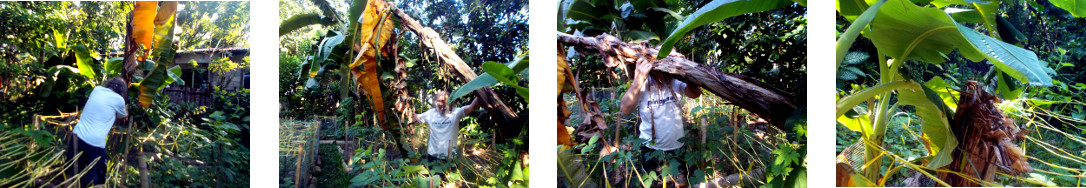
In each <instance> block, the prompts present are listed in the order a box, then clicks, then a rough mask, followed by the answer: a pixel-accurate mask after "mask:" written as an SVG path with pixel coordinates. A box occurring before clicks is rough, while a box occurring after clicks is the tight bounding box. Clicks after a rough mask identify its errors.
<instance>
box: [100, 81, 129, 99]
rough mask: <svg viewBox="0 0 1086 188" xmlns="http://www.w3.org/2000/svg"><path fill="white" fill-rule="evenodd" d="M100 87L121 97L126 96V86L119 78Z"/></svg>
mask: <svg viewBox="0 0 1086 188" xmlns="http://www.w3.org/2000/svg"><path fill="white" fill-rule="evenodd" d="M102 87H105V88H109V90H113V92H114V93H117V94H118V95H121V96H124V95H125V94H128V85H127V84H125V83H124V80H123V79H121V78H120V77H114V78H111V79H109V80H106V83H104V84H102Z"/></svg>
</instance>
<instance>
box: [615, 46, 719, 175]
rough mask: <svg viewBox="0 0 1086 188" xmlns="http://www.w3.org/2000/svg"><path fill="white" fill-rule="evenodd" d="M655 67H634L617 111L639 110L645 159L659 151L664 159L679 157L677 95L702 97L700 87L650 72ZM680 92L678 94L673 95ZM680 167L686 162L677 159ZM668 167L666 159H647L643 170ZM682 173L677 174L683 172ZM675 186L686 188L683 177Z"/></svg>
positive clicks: (680, 127)
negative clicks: (677, 150)
mask: <svg viewBox="0 0 1086 188" xmlns="http://www.w3.org/2000/svg"><path fill="white" fill-rule="evenodd" d="M653 66H654V64H652V63H651V62H641V63H638V64H637V69H636V70H635V71H636V72H634V77H633V80H632V81H631V83H630V87H629V89H627V90H626V94H625V95H623V96H622V100H621V101H620V102H621V104H620V105H621V106H620V108H621V109H620V110H621V111H622V114H624V115H625V114H631V113H633V110H634V107H635V106H636V107H638V108H637V109H638V114H639V115H640V116H641V125H640V126H639V127H638V130H639V131H640V132H641V135H640V136H639V138H641V139H644V140H645V142H644V143H643V145H642V149H641V150H642V154H643V155H644V156H645V157H643V159H647V158H648V157H647V156H649V155H650V154H651V153H654V152H655V151H661V152H663V153H664V155H663V156H664V158H669V157H670V156H681V155H679V154H678V153H677V152H676V149H679V148H681V147H682V146H683V143H681V142H679V139H680V138H682V137H683V118H682V106H681V104H680V103H679V98H678V97H677V96H679V94H682V95H684V96H686V97H689V98H698V97H700V96H701V88H700V87H697V86H688V85H687V84H686V83H684V82H682V81H679V80H676V79H674V78H671V77H668V76H666V75H663V74H661V73H656V72H651V73H650V71H651V70H652V68H653ZM676 93H679V94H676ZM677 162H679V164H680V167H674V168H679V169H684V168H682V167H683V166H686V165H685V163H686V162H685V160H682V159H678V160H677ZM663 164H668V160H667V159H660V160H659V161H657V160H646V161H645V168H647V169H648V170H660V169H659V168H660V166H662V165H663ZM682 171H685V170H681V171H680V174H682V173H684V172H682ZM676 179H677V180H676V184H678V185H679V186H680V187H684V186H685V185H686V177H685V175H679V177H676Z"/></svg>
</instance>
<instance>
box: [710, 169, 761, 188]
mask: <svg viewBox="0 0 1086 188" xmlns="http://www.w3.org/2000/svg"><path fill="white" fill-rule="evenodd" d="M764 183H765V168H758V169H754V170H751V171H750V173H735V174H731V175H727V176H721V177H718V178H715V179H712V180H710V181H709V182H706V183H705V186H704V187H746V186H761V185H762V184H764ZM698 187H703V186H698Z"/></svg>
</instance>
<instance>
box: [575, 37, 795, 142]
mask: <svg viewBox="0 0 1086 188" xmlns="http://www.w3.org/2000/svg"><path fill="white" fill-rule="evenodd" d="M558 42H559V43H562V44H564V45H566V46H572V47H575V48H577V49H578V51H579V52H585V53H595V54H599V55H600V56H601V58H602V59H604V63H605V64H606V65H607V66H609V67H615V66H618V65H630V64H635V63H636V62H641V61H649V62H653V63H654V64H656V65H655V68H654V69H653V71H656V72H661V73H665V74H668V75H671V76H672V77H674V78H676V79H679V80H682V81H683V82H686V83H687V84H692V85H697V86H700V87H702V88H705V89H706V90H708V91H709V92H712V93H713V94H716V95H717V96H720V97H721V98H724V100H728V102H731V103H732V104H734V105H736V106H739V107H740V108H743V109H746V110H748V111H751V112H753V113H755V114H757V115H758V116H760V117H762V118H764V119H767V120H769V122H770V123H771V124H773V125H774V126H778V128H780V126H782V125H784V122H785V120H787V119H788V117H789V116H792V113H793V112H794V111H795V110H796V108H797V106H796V105H795V104H792V96H790V95H788V94H787V93H785V92H783V91H780V90H777V89H775V88H772V87H769V86H765V84H764V83H761V82H759V81H755V80H751V79H747V78H746V77H744V76H742V75H739V74H734V73H725V72H723V71H720V70H719V69H717V68H715V67H710V66H706V65H702V64H699V63H695V62H693V61H690V60H688V59H686V58H685V56H683V55H682V54H678V53H676V52H672V53H671V54H670V55H668V56H667V57H666V58H663V59H658V60H656V59H654V58H653V57H656V54H657V53H658V50H656V48H654V47H652V46H650V45H648V44H646V43H642V44H631V43H626V42H622V41H619V40H618V38H615V37H614V36H611V35H608V34H602V35H599V36H596V37H582V36H574V35H570V34H565V33H561V32H559V33H558Z"/></svg>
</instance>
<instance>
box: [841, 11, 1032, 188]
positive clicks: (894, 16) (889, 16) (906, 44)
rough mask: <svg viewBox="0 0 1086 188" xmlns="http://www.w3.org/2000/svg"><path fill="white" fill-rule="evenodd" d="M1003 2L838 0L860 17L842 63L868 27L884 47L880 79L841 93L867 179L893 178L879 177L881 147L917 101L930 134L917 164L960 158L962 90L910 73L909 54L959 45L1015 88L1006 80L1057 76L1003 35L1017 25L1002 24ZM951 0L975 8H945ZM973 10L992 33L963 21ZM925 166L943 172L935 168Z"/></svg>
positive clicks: (928, 59) (932, 55) (936, 54)
mask: <svg viewBox="0 0 1086 188" xmlns="http://www.w3.org/2000/svg"><path fill="white" fill-rule="evenodd" d="M868 2H870V3H868ZM999 3H1000V2H999V1H993V2H975V1H932V2H930V4H931V5H932V6H934V7H922V6H918V5H916V4H914V3H912V2H910V1H903V0H879V1H862V0H839V1H837V10H838V14H839V15H840V16H842V17H844V18H846V19H848V20H850V21H852V23H851V25H850V26H849V27H848V29H847V30H845V32H844V33H843V34H842V35H841V36H840V37H839V38H838V41H837V60H836V63H837V65H838V67H840V63H841V62H842V61H843V60H844V57H845V54H847V53H848V48H849V47H850V46H851V45H852V43H853V42H854V41H855V40H856V37H858V36H859V35H861V34H862V35H863V36H864V37H865V38H867V39H869V40H870V41H871V43H873V44H874V46H875V47H876V48H877V54H878V56H877V57H878V61H877V63H878V67H879V72H878V74H877V76H878V84H876V85H875V86H871V87H869V88H866V89H863V90H861V91H859V92H856V93H853V94H850V95H848V96H844V97H841V96H838V98H839V100H838V101H837V107H836V114H835V117H836V119H837V122H838V123H839V124H842V125H844V126H845V127H847V128H848V129H850V130H852V131H856V132H860V133H861V134H862V139H863V142H864V143H865V149H864V151H865V162H864V164H865V167H864V169H862V170H863V172H864V176H863V177H864V178H866V180H865V181H864V182H877V183H876V184H875V185H882V183H885V179H882V180H881V181H877V180H880V179H879V178H880V176H882V174H883V172H882V171H881V170H880V167H881V164H882V163H881V162H880V161H881V159H882V158H883V157H882V156H884V155H883V153H882V152H881V150H882V149H881V148H882V144H883V138H884V136H885V133H886V130H887V127H888V123H889V121H890V119H891V116H893V114H895V112H896V111H899V110H900V109H899V108H898V107H899V106H913V107H915V113H916V114H917V115H919V116H920V117H921V118H922V122H921V132H922V133H923V134H922V135H923V136H922V139H923V140H924V142H925V144H926V146H927V147H926V148H927V149H928V156H926V157H925V158H924V161H926V162H925V163H924V164H923V167H920V166H909V167H910V168H928V169H937V168H941V167H944V166H947V165H948V164H950V163H951V162H952V161H954V160H957V159H954V158H953V157H952V155H951V153H952V151H954V149H955V148H956V147H957V146H958V144H959V142H960V141H959V140H957V139H956V138H955V136H954V133H953V132H952V131H951V126H954V125H952V124H950V122H952V121H951V120H952V118H953V116H952V115H953V114H954V111H955V108H956V107H957V102H956V101H955V99H954V98H955V97H956V95H958V92H957V91H955V90H953V89H952V88H953V86H951V85H950V84H949V83H947V82H946V81H944V78H942V77H935V78H932V79H930V80H927V81H917V80H915V79H914V78H911V77H909V75H908V74H905V72H903V69H907V68H908V67H910V66H906V62H907V61H910V60H912V61H913V62H918V63H930V64H939V63H942V62H944V61H946V58H947V56H946V54H950V53H951V52H952V51H954V50H957V51H958V52H959V54H961V56H963V57H964V58H966V59H968V60H970V61H974V62H979V61H982V60H987V61H988V62H990V63H992V64H993V65H994V67H995V69H993V71H996V72H995V74H997V75H998V74H1003V75H1005V76H1002V77H1000V78H999V79H998V80H996V82H999V86H998V87H1000V88H1003V89H1001V90H1003V91H1009V90H1004V89H1006V88H1005V87H1008V86H1011V85H1014V84H1016V83H1015V82H1014V81H1013V80H1017V81H1020V82H1022V83H1026V84H1028V85H1033V86H1048V85H1051V84H1052V79H1051V77H1049V75H1048V74H1046V73H1045V71H1044V70H1045V69H1046V68H1045V66H1044V64H1045V63H1043V62H1042V61H1040V60H1038V59H1037V55H1036V54H1034V53H1033V52H1032V51H1030V50H1026V49H1023V48H1021V47H1018V46H1015V45H1012V44H1009V43H1007V42H1004V41H1002V40H1000V39H999V35H998V33H999V32H1011V31H1007V30H998V29H996V28H999V27H998V26H997V25H998V24H999V23H998V22H997V19H996V17H997V16H998V15H997V14H996V13H995V12H994V11H995V9H996V8H998V4H999ZM925 4H927V3H925ZM948 5H958V6H963V7H972V8H973V9H966V10H964V11H963V10H962V9H951V8H946V9H944V8H945V7H947V6H948ZM966 18H978V19H968V20H970V21H971V23H975V24H979V25H980V27H981V28H983V29H986V30H987V31H988V32H989V33H988V35H985V34H983V33H981V32H978V31H977V30H975V29H973V28H970V27H966V26H964V25H962V24H961V23H960V21H961V20H967V19H966ZM887 57H890V59H887ZM949 79H952V78H949ZM1009 93H1010V92H1002V93H1001V95H1002V96H1004V97H1007V96H1011V95H1008V94H1009ZM895 101H896V102H895ZM861 103H866V104H867V107H868V108H870V109H871V110H864V109H863V108H860V107H858V105H859V104H861ZM866 111H870V113H865V112H866ZM905 163H907V164H910V163H908V162H905ZM891 172H893V170H888V171H887V172H886V174H889V173H891ZM919 172H921V173H922V174H924V175H926V176H928V177H931V178H932V179H938V178H935V176H934V175H932V174H930V173H928V172H927V171H923V170H919ZM867 180H870V181H867ZM939 183H941V184H943V185H946V184H945V183H944V182H941V181H939Z"/></svg>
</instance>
